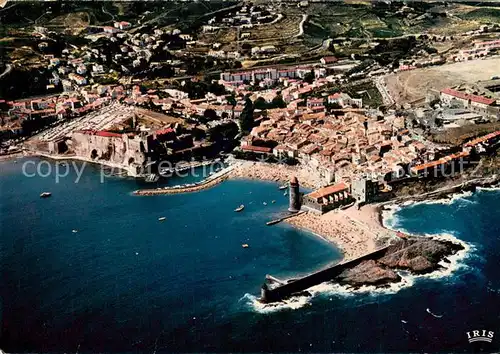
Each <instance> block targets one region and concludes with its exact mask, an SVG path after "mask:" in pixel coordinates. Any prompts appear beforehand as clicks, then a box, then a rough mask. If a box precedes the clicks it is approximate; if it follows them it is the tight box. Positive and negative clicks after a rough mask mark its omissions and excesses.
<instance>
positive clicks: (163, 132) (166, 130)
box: [156, 128, 174, 135]
mask: <svg viewBox="0 0 500 354" xmlns="http://www.w3.org/2000/svg"><path fill="white" fill-rule="evenodd" d="M173 132H174V130H173V129H172V128H166V129H160V130H157V131H156V135H164V134H170V133H173Z"/></svg>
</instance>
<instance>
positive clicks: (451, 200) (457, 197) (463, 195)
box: [401, 191, 473, 207]
mask: <svg viewBox="0 0 500 354" xmlns="http://www.w3.org/2000/svg"><path fill="white" fill-rule="evenodd" d="M472 195H473V192H472V191H464V192H462V193H455V194H453V195H452V196H451V197H447V198H440V199H429V200H423V201H406V202H404V203H402V204H401V205H402V206H405V207H407V206H415V205H421V204H426V205H430V204H442V205H451V204H453V203H456V202H458V201H466V202H471V203H473V201H472V200H469V199H466V198H469V197H471V196H472Z"/></svg>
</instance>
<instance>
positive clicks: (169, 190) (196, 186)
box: [134, 166, 233, 196]
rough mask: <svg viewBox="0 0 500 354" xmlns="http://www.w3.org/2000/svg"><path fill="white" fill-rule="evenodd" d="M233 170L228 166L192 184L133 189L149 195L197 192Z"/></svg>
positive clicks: (136, 192)
mask: <svg viewBox="0 0 500 354" xmlns="http://www.w3.org/2000/svg"><path fill="white" fill-rule="evenodd" d="M232 170H233V166H229V167H228V168H225V169H223V170H221V171H219V172H216V173H214V174H213V175H211V176H210V177H208V178H206V179H205V180H203V181H201V182H198V183H192V184H184V185H178V186H173V187H164V188H156V189H138V190H136V191H134V195H140V196H151V195H163V194H179V193H190V192H198V191H201V190H203V189H207V188H210V187H213V186H215V185H217V184H219V183H221V182H223V181H225V180H226V179H227V178H228V177H229V173H230V172H231V171H232Z"/></svg>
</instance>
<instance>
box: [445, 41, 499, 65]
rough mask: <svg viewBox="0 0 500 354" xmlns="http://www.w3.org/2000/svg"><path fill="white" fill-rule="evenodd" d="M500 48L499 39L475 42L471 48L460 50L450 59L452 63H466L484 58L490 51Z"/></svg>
mask: <svg viewBox="0 0 500 354" xmlns="http://www.w3.org/2000/svg"><path fill="white" fill-rule="evenodd" d="M498 48H500V39H496V40H492V41H477V42H475V43H474V45H473V46H472V48H467V49H461V50H459V51H458V54H456V55H454V56H453V57H452V60H454V61H466V60H473V59H477V58H482V57H486V56H488V55H489V54H490V52H491V51H492V50H496V49H498Z"/></svg>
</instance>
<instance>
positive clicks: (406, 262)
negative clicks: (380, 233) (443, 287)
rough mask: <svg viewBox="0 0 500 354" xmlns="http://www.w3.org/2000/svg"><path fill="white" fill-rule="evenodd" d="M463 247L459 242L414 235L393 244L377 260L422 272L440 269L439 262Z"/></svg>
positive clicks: (387, 264) (393, 266)
mask: <svg viewBox="0 0 500 354" xmlns="http://www.w3.org/2000/svg"><path fill="white" fill-rule="evenodd" d="M461 249H463V247H462V246H461V245H459V244H456V243H453V242H449V241H443V240H436V239H433V238H424V237H414V238H411V239H408V240H404V241H401V242H398V243H396V244H394V245H393V246H391V247H390V248H389V250H388V251H387V253H386V255H385V256H384V257H382V258H380V259H378V260H377V261H378V262H379V263H381V264H383V265H386V266H388V267H390V268H398V269H407V270H410V271H412V272H414V273H418V274H422V273H428V272H432V271H433V270H436V269H438V268H439V267H440V266H439V264H438V263H439V262H440V261H441V260H444V259H445V258H446V257H447V256H451V255H453V254H455V253H456V252H458V251H459V250H461Z"/></svg>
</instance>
